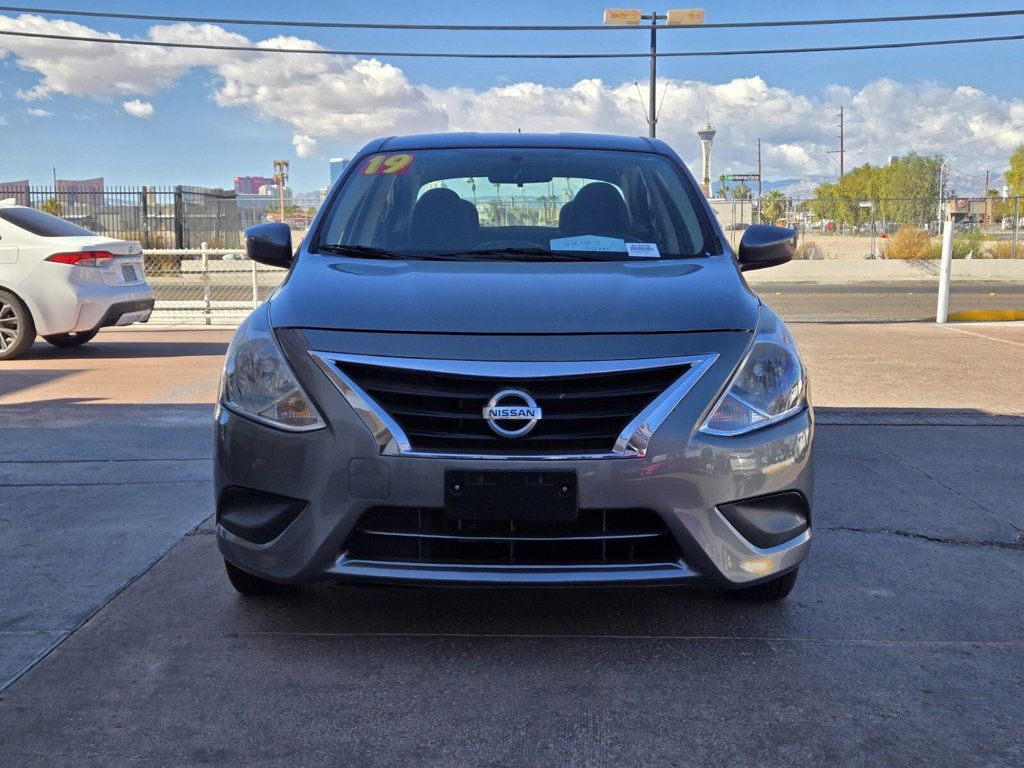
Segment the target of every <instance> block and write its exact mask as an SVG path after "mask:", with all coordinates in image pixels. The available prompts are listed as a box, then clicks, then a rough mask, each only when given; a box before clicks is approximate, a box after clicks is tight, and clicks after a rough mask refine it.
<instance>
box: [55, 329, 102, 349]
mask: <svg viewBox="0 0 1024 768" xmlns="http://www.w3.org/2000/svg"><path fill="white" fill-rule="evenodd" d="M97 333H99V331H80V332H79V333H53V334H50V335H49V336H43V339H44V340H45V341H46V342H47V343H48V344H53V346H55V347H80V346H82V345H83V344H85V343H86V342H89V341H92V340H93V339H94V338H96V334H97Z"/></svg>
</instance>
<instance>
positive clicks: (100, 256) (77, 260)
mask: <svg viewBox="0 0 1024 768" xmlns="http://www.w3.org/2000/svg"><path fill="white" fill-rule="evenodd" d="M113 259H114V254H112V253H111V252H110V251H75V252H74V253H55V254H53V255H52V256H47V257H46V260H47V261H52V262H54V263H55V264H69V265H71V266H73V267H105V266H106V265H107V264H109V263H110V262H111V261H113Z"/></svg>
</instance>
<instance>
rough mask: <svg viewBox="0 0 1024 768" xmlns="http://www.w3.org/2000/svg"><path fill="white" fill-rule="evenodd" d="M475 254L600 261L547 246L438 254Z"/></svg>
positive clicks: (542, 259) (458, 256)
mask: <svg viewBox="0 0 1024 768" xmlns="http://www.w3.org/2000/svg"><path fill="white" fill-rule="evenodd" d="M475 256H489V257H498V258H509V259H515V260H517V261H601V259H592V258H590V257H589V256H583V255H581V254H576V253H564V252H561V251H549V250H548V249H547V248H475V249H471V250H468V251H444V252H442V253H439V254H438V257H440V258H452V259H459V258H468V259H471V258H473V257H475Z"/></svg>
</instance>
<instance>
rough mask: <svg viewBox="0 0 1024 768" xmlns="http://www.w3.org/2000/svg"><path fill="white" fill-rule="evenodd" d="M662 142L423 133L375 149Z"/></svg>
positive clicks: (628, 146) (618, 146) (609, 146)
mask: <svg viewBox="0 0 1024 768" xmlns="http://www.w3.org/2000/svg"><path fill="white" fill-rule="evenodd" d="M658 144H661V142H657V144H656V143H655V142H652V141H651V140H650V139H647V138H645V137H643V136H615V135H612V134H602V133H468V132H467V133H423V134H418V135H413V136H392V137H391V138H387V139H382V140H381V141H380V144H379V145H378V146H377V147H375V151H378V152H381V151H385V150H386V151H388V152H394V151H408V150H417V149H454V148H458V149H465V148H471V147H542V148H555V149H606V150H620V151H622V150H625V151H631V152H658V151H660V150H661V147H659V146H658Z"/></svg>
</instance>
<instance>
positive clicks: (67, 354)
mask: <svg viewBox="0 0 1024 768" xmlns="http://www.w3.org/2000/svg"><path fill="white" fill-rule="evenodd" d="M227 349H228V342H227V341H223V342H219V341H197V342H191V341H190V342H181V341H148V340H139V341H104V340H103V336H102V335H100V336H97V337H96V338H95V339H93V340H92V341H90V342H88V343H87V344H85V345H83V346H81V347H72V348H59V347H54V346H52V345H50V344H47V343H46V342H44V341H37V342H36V343H35V344H33V345H32V348H31V349H29V350H28V351H27V352H25V354H24V355H22V356H21V357H19V358H18V360H23V361H30V360H100V359H103V360H107V359H114V358H147V357H150V358H152V357H222V356H223V355H224V353H225V352H227Z"/></svg>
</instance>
